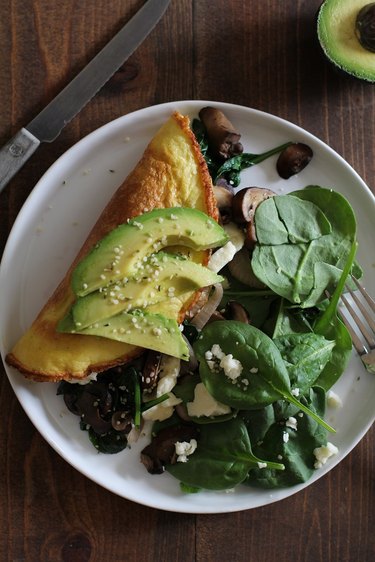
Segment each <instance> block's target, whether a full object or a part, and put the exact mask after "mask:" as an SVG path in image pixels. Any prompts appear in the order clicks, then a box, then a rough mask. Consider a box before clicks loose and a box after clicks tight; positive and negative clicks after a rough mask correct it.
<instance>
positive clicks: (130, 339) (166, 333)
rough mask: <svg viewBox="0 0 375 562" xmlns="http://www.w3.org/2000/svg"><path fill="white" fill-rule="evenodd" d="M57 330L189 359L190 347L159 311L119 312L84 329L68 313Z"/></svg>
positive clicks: (171, 321)
mask: <svg viewBox="0 0 375 562" xmlns="http://www.w3.org/2000/svg"><path fill="white" fill-rule="evenodd" d="M58 331H59V332H68V333H75V334H82V335H87V336H100V337H103V338H108V339H112V340H117V341H121V342H124V343H128V344H130V345H136V346H139V347H145V348H147V349H153V350H155V351H159V352H160V353H166V354H167V355H172V356H173V357H179V358H180V359H184V360H186V361H187V360H188V359H189V349H188V346H187V345H186V342H185V340H184V338H183V337H182V334H181V331H180V329H179V326H178V324H177V322H176V321H175V320H171V319H169V318H166V317H165V316H162V315H161V314H150V313H148V312H145V311H141V310H133V311H132V312H120V314H117V315H116V316H113V317H112V318H110V319H109V320H102V321H100V322H95V324H93V325H92V326H90V327H89V328H84V329H83V330H77V329H76V328H75V325H74V322H73V320H72V318H71V316H67V317H65V318H64V320H63V321H61V322H60V323H59V325H58Z"/></svg>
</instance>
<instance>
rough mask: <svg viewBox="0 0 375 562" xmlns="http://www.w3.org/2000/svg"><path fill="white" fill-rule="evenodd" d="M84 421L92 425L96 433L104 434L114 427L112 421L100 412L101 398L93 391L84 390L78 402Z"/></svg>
mask: <svg viewBox="0 0 375 562" xmlns="http://www.w3.org/2000/svg"><path fill="white" fill-rule="evenodd" d="M76 406H77V408H78V409H79V411H80V415H81V419H82V421H83V422H84V423H85V424H87V425H89V426H91V427H92V429H93V430H94V431H95V433H98V434H99V435H103V434H104V433H107V431H109V430H110V429H111V427H112V424H111V421H108V420H105V419H103V417H102V415H101V412H100V399H98V396H96V395H94V394H92V393H91V392H83V393H82V394H81V396H80V397H79V399H78V400H77V403H76Z"/></svg>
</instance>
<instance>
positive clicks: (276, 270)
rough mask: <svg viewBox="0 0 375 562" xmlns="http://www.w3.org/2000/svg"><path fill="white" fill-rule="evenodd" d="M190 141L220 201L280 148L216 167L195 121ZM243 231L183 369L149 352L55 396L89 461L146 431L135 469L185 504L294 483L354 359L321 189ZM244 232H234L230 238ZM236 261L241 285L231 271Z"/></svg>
mask: <svg viewBox="0 0 375 562" xmlns="http://www.w3.org/2000/svg"><path fill="white" fill-rule="evenodd" d="M193 130H194V132H195V134H196V137H197V140H198V141H199V143H200V146H201V149H202V153H203V154H204V156H205V157H206V159H207V163H208V167H209V170H210V172H211V174H212V177H213V181H214V183H217V182H218V179H221V180H222V181H224V182H226V185H225V187H224V189H228V190H229V191H231V189H232V187H233V186H236V185H238V183H239V174H240V172H241V170H242V169H244V168H246V167H249V166H252V165H255V164H259V163H260V162H261V161H262V160H264V159H265V158H267V157H269V156H272V155H274V154H277V153H279V152H281V151H283V150H284V149H285V147H287V146H289V145H290V144H291V143H285V144H284V145H282V146H280V147H277V148H276V149H271V150H269V151H267V152H266V153H264V154H263V155H251V154H246V153H241V154H236V155H235V156H233V157H231V156H230V154H229V155H227V157H226V158H225V159H224V158H223V157H219V156H218V155H217V154H215V153H214V152H212V151H211V150H210V139H209V138H208V137H207V132H206V130H205V126H204V123H203V122H202V121H200V120H194V122H193ZM222 185H223V184H222ZM252 219H253V229H254V230H255V235H256V237H255V240H256V241H255V242H254V237H253V243H252V244H248V243H246V236H245V235H243V238H242V244H240V246H241V248H240V250H239V251H238V252H237V254H236V255H235V256H234V257H233V256H232V259H231V260H229V263H225V260H224V262H223V267H222V268H221V269H220V274H221V275H222V276H223V277H224V279H225V280H224V282H223V284H222V287H221V288H220V290H218V288H217V287H216V286H215V287H213V288H208V289H207V291H206V301H207V302H206V304H203V307H202V310H203V314H202V310H198V311H197V314H196V316H192V317H189V318H188V319H186V320H185V322H184V323H183V325H182V326H181V328H182V333H183V336H184V338H185V339H186V341H187V344H188V346H189V349H190V354H191V358H190V361H189V362H184V361H180V360H178V359H176V358H174V357H169V356H165V355H164V356H163V355H162V354H158V353H156V352H154V351H153V352H151V351H150V352H145V354H144V355H142V356H141V357H140V358H138V359H136V360H135V361H134V362H133V363H132V364H130V365H124V366H121V367H116V368H113V369H110V370H109V371H106V372H105V373H101V374H99V375H98V376H97V377H96V376H93V377H92V380H90V381H89V382H87V384H85V385H82V384H71V383H67V382H62V383H60V385H59V388H58V393H59V394H62V395H63V397H64V400H65V403H66V405H67V407H68V408H69V410H70V411H71V412H73V413H74V414H76V415H78V416H80V418H81V421H80V424H81V428H82V430H85V431H88V435H89V438H90V440H91V441H92V443H93V445H94V446H95V447H96V448H97V449H98V451H99V452H102V453H110V454H113V453H118V452H119V451H121V450H123V449H125V448H126V447H129V446H130V445H131V443H132V442H133V441H134V439H137V437H138V436H139V433H140V429H141V428H142V426H143V424H144V423H145V421H148V423H150V421H151V422H152V430H151V442H150V443H149V444H148V445H147V446H146V447H145V448H144V449H143V451H142V454H141V460H142V462H143V464H144V465H145V467H146V469H147V470H148V472H150V473H152V474H160V473H162V472H164V471H167V472H168V473H170V474H172V475H173V476H174V477H175V478H176V479H178V481H179V482H180V486H181V489H182V490H183V491H184V492H186V493H194V492H198V491H199V490H200V489H210V490H228V489H232V488H234V487H235V486H237V485H239V484H243V485H245V486H249V487H263V488H277V487H286V486H292V485H296V484H299V483H302V482H305V481H307V480H308V479H309V478H310V477H311V476H312V474H313V473H314V471H315V470H316V469H317V468H319V467H320V466H322V464H324V463H325V462H326V460H327V459H328V458H329V456H330V455H332V454H334V453H335V452H337V449H336V448H335V446H334V445H332V444H331V443H330V440H331V438H332V440H334V433H335V430H334V428H332V427H331V426H330V425H329V424H328V423H327V422H326V421H325V420H324V415H325V409H326V402H327V393H328V391H329V390H330V388H331V387H332V385H333V384H334V383H335V382H336V381H337V380H338V379H339V377H340V376H341V374H342V373H343V371H344V370H345V368H346V365H347V363H348V360H349V357H350V355H351V350H352V342H351V338H350V335H349V333H348V331H347V329H346V327H345V326H344V324H343V323H342V322H341V320H340V318H339V316H338V314H337V303H338V299H339V297H340V294H341V293H342V292H343V291H344V289H345V283H347V278H348V275H349V273H353V274H354V275H355V276H356V277H360V276H361V270H360V267H359V266H358V264H357V263H356V262H355V253H356V248H357V242H356V221H355V217H354V214H353V210H352V208H351V206H350V204H349V203H348V201H347V200H346V199H345V198H344V197H343V196H342V195H340V194H339V193H337V192H334V191H333V190H332V189H329V188H326V187H320V186H308V187H306V188H304V189H301V190H298V191H294V192H292V193H289V194H288V195H277V194H274V195H273V196H271V197H267V198H266V199H265V200H263V201H262V202H261V204H259V205H258V206H257V208H256V209H255V211H254V213H253V217H252ZM227 222H229V226H230V224H233V223H231V218H229V221H227ZM247 228H248V225H247V224H245V222H242V223H240V224H237V226H236V236H237V237H238V233H239V232H240V233H244V232H245V231H246V229H247ZM227 232H228V233H229V238H230V240H231V232H233V229H232V230H231V229H230V228H228V230H227ZM230 243H232V242H229V243H228V244H230ZM218 252H219V250H218ZM238 254H241V260H242V261H241V262H240V264H242V265H243V264H245V266H246V268H248V270H249V278H250V282H248V281H247V279H244V277H243V275H242V272H241V275H237V272H236V271H238V268H237V270H236V268H235V267H232V265H233V263H234V262H235V260H236V259H237V255H238ZM213 256H215V253H214V254H213ZM244 260H245V261H244ZM241 267H242V266H241ZM241 267H240V268H241ZM218 295H219V296H218ZM215 299H216V300H215ZM212 302H215V306H214V309H212ZM210 303H211V305H210ZM210 306H211V308H210ZM205 310H206V313H207V310H208V313H207V314H206V316H207V318H206V319H205V321H204V322H201V319H200V321H198V322H196V321H195V319H196V318H197V317H198V316H199V315H201V316H204V311H205ZM233 311H235V314H234V313H233ZM150 381H152V384H150Z"/></svg>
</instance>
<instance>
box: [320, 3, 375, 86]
mask: <svg viewBox="0 0 375 562" xmlns="http://www.w3.org/2000/svg"><path fill="white" fill-rule="evenodd" d="M317 25H318V39H319V43H320V45H321V47H322V49H323V51H324V54H325V55H326V57H327V58H328V59H329V60H330V61H331V62H332V63H333V64H334V65H336V66H337V67H338V68H340V69H341V70H343V71H344V72H346V73H348V74H351V75H353V76H355V77H357V78H360V79H362V80H367V81H368V82H375V52H374V50H370V49H371V46H372V45H374V44H375V2H368V0H367V1H366V0H325V2H323V4H322V5H321V7H320V9H319V12H318V19H317ZM364 45H366V47H365V46H364Z"/></svg>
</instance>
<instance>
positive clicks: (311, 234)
mask: <svg viewBox="0 0 375 562" xmlns="http://www.w3.org/2000/svg"><path fill="white" fill-rule="evenodd" d="M256 232H257V240H258V243H259V244H260V245H271V246H274V245H279V244H299V243H305V242H306V243H307V242H310V241H311V240H315V239H316V238H320V237H321V236H324V235H325V234H330V233H331V224H330V222H329V221H328V219H327V217H326V216H325V214H324V213H323V211H321V210H320V208H319V207H318V206H317V205H315V204H314V203H312V202H311V201H304V200H302V199H298V197H293V195H276V196H275V197H270V199H267V200H266V201H263V203H262V204H261V205H259V209H258V210H257V215H256Z"/></svg>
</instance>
